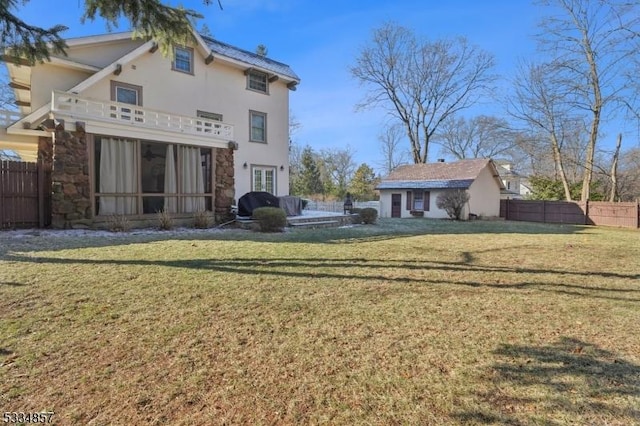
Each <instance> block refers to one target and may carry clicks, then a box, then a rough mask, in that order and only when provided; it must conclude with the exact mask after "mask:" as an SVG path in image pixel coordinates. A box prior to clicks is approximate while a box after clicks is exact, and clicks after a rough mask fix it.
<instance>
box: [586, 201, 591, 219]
mask: <svg viewBox="0 0 640 426" xmlns="http://www.w3.org/2000/svg"><path fill="white" fill-rule="evenodd" d="M590 223H591V221H590V220H589V200H586V201H585V202H584V224H585V225H589V224H590Z"/></svg>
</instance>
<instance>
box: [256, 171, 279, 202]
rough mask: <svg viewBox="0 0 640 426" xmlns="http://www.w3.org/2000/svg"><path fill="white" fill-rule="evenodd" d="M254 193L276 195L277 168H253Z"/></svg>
mask: <svg viewBox="0 0 640 426" xmlns="http://www.w3.org/2000/svg"><path fill="white" fill-rule="evenodd" d="M252 169H253V173H252V174H253V182H251V190H252V191H264V192H268V193H270V194H274V195H275V193H276V168H275V167H270V166H253V167H252Z"/></svg>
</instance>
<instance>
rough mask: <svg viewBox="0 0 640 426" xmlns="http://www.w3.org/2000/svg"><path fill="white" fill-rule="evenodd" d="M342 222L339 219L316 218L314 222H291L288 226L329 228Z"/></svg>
mask: <svg viewBox="0 0 640 426" xmlns="http://www.w3.org/2000/svg"><path fill="white" fill-rule="evenodd" d="M341 225H342V223H341V222H340V221H339V220H317V221H315V222H293V223H289V226H292V227H294V228H330V227H336V226H341Z"/></svg>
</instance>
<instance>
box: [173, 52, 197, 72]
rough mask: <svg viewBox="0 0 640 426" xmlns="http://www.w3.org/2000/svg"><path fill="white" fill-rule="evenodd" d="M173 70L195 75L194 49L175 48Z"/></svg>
mask: <svg viewBox="0 0 640 426" xmlns="http://www.w3.org/2000/svg"><path fill="white" fill-rule="evenodd" d="M171 69H172V70H174V71H180V72H184V73H187V74H193V49H191V48H188V47H179V46H174V47H173V62H172V63H171Z"/></svg>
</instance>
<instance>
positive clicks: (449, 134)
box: [434, 115, 516, 160]
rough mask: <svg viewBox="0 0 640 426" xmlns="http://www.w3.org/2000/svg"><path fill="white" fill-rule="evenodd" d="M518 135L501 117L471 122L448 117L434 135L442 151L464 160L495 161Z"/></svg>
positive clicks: (509, 147) (490, 117)
mask: <svg viewBox="0 0 640 426" xmlns="http://www.w3.org/2000/svg"><path fill="white" fill-rule="evenodd" d="M515 137H516V135H515V132H513V131H512V130H511V129H510V128H509V124H508V123H507V122H506V121H505V120H503V119H500V118H497V117H492V116H486V115H480V116H477V117H473V118H471V119H468V120H467V119H466V118H464V117H453V116H449V117H448V118H447V119H446V120H445V121H443V122H442V126H441V127H440V130H439V131H438V132H437V133H436V134H435V138H434V142H435V143H437V144H439V145H440V146H441V147H442V152H444V153H446V154H451V155H452V156H454V157H456V158H458V159H460V160H464V159H465V158H495V157H497V156H499V155H504V154H505V153H507V152H508V151H509V150H510V149H511V148H513V146H514V144H515Z"/></svg>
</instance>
